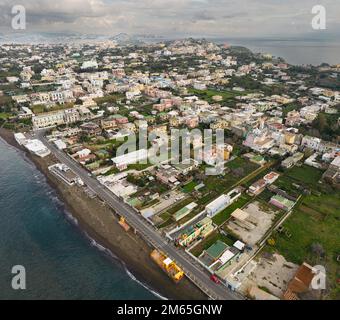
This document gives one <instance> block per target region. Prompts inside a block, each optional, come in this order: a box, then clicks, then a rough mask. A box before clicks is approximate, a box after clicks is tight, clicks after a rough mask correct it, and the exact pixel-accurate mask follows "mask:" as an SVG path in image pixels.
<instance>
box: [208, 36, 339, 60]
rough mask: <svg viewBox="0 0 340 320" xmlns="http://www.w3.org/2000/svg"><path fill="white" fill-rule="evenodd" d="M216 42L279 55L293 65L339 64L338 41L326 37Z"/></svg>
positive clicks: (224, 40) (225, 40) (223, 40)
mask: <svg viewBox="0 0 340 320" xmlns="http://www.w3.org/2000/svg"><path fill="white" fill-rule="evenodd" d="M215 41H216V42H217V43H228V44H230V45H233V46H243V47H246V48H248V49H250V50H251V51H252V52H254V53H265V54H271V55H273V56H275V57H281V58H283V59H284V60H285V61H286V62H288V63H289V64H293V65H314V66H318V65H321V64H322V63H328V64H330V65H337V64H340V42H339V41H333V40H328V39H216V40H215Z"/></svg>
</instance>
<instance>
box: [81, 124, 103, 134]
mask: <svg viewBox="0 0 340 320" xmlns="http://www.w3.org/2000/svg"><path fill="white" fill-rule="evenodd" d="M80 129H81V130H82V132H84V133H85V134H87V135H88V136H91V137H94V136H98V135H100V134H101V133H102V129H101V128H100V127H99V126H98V125H97V124H96V123H93V122H88V123H84V124H82V125H81V126H80Z"/></svg>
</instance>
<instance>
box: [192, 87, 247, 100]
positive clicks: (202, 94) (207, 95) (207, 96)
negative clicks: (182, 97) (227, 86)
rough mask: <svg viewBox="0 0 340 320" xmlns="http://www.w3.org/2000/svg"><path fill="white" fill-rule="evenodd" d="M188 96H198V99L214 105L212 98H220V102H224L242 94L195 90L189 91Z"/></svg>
mask: <svg viewBox="0 0 340 320" xmlns="http://www.w3.org/2000/svg"><path fill="white" fill-rule="evenodd" d="M188 91H189V93H190V94H194V95H196V96H198V97H199V98H200V99H202V100H205V101H207V102H209V103H214V102H215V101H214V100H213V99H212V97H213V96H222V102H226V101H228V100H230V99H233V98H235V97H236V96H240V95H243V94H244V93H243V92H242V93H241V92H233V91H218V90H213V89H207V90H196V89H189V90H188Z"/></svg>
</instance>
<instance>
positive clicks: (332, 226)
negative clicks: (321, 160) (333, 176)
mask: <svg viewBox="0 0 340 320" xmlns="http://www.w3.org/2000/svg"><path fill="white" fill-rule="evenodd" d="M308 180H310V179H309V178H308ZM283 226H284V228H285V229H286V230H287V231H288V232H289V234H290V235H291V237H287V236H286V235H285V234H279V233H275V234H274V239H275V245H274V246H273V247H270V250H273V251H276V252H279V253H280V254H282V255H283V256H284V257H285V258H286V259H287V260H288V261H291V262H293V263H296V264H301V263H303V262H307V263H309V264H311V265H323V266H325V267H326V271H327V276H328V278H327V280H328V289H327V291H328V295H329V297H330V298H333V299H339V298H340V287H339V284H337V279H339V278H340V266H339V261H337V259H338V257H339V255H340V238H339V230H340V192H337V193H333V194H323V195H322V196H319V197H318V196H315V195H310V196H305V197H304V198H303V200H302V201H301V202H300V203H299V205H298V206H297V207H296V209H295V210H294V211H293V213H292V215H291V216H290V217H289V218H288V219H287V221H286V222H285V223H284V225H283Z"/></svg>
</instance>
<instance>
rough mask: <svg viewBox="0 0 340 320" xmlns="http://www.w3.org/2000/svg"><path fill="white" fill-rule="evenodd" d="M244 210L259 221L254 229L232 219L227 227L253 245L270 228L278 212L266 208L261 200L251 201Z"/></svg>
mask: <svg viewBox="0 0 340 320" xmlns="http://www.w3.org/2000/svg"><path fill="white" fill-rule="evenodd" d="M243 211H245V212H247V213H249V214H250V216H251V217H252V218H254V219H255V220H256V221H257V225H256V227H255V228H254V229H252V230H247V229H245V228H242V227H241V226H239V225H236V224H235V223H233V222H232V221H230V222H228V224H227V228H228V229H230V230H231V231H232V232H233V233H234V234H236V235H237V236H238V237H240V239H241V240H242V241H244V242H246V243H247V244H249V245H252V246H253V245H255V244H256V243H257V242H259V241H260V240H261V239H262V238H263V236H264V235H265V234H266V232H267V231H268V230H269V228H270V227H271V225H272V224H273V221H274V219H275V216H276V214H277V213H278V212H277V211H274V210H272V209H270V208H264V206H263V205H261V204H260V203H259V202H253V203H250V204H249V205H248V206H247V207H245V208H244V209H243Z"/></svg>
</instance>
